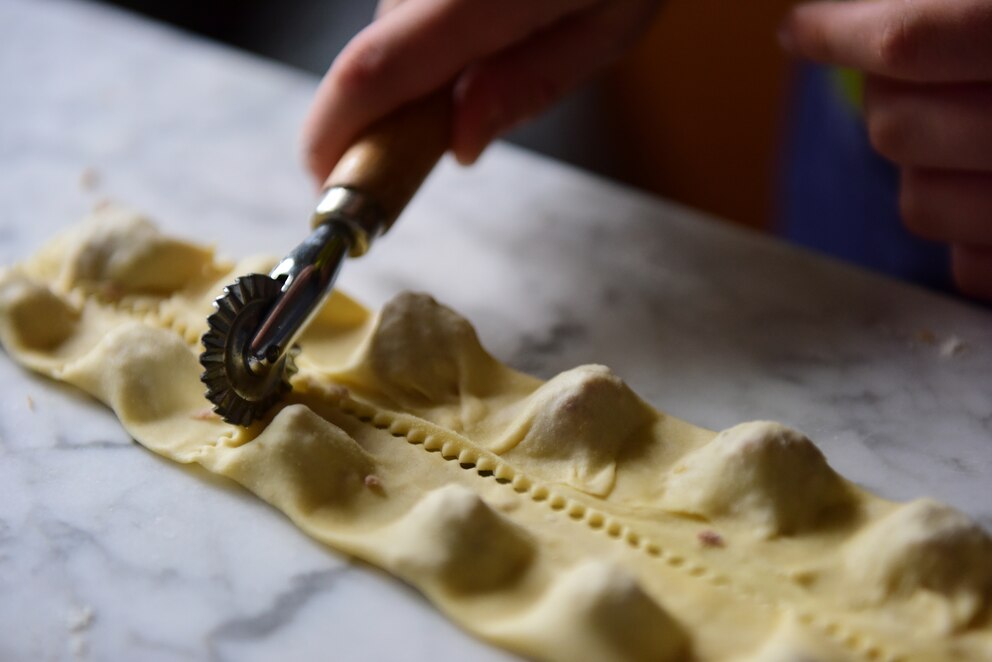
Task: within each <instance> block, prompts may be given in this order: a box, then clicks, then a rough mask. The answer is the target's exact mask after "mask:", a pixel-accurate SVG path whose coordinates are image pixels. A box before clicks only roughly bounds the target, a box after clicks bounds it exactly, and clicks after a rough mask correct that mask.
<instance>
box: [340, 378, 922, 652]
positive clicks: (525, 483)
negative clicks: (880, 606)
mask: <svg viewBox="0 0 992 662" xmlns="http://www.w3.org/2000/svg"><path fill="white" fill-rule="evenodd" d="M337 404H338V406H339V407H340V409H341V411H343V412H344V413H345V414H348V415H349V416H352V417H353V418H355V419H357V420H358V421H360V422H362V423H365V424H368V425H371V426H372V427H374V428H376V429H378V430H384V431H387V432H389V433H390V434H391V435H392V436H394V437H397V438H401V439H404V440H405V441H406V442H407V443H409V444H411V445H414V446H420V447H421V448H423V449H424V450H425V451H427V452H429V453H437V454H438V455H440V456H441V458H442V459H444V460H446V461H448V462H457V463H458V464H459V465H460V466H461V468H462V469H464V470H466V471H473V470H474V471H475V473H477V474H478V475H479V476H480V477H482V478H491V479H493V480H495V481H496V482H497V483H499V484H501V485H505V486H507V487H508V488H511V489H513V491H514V492H516V493H518V494H522V495H526V496H527V497H528V498H530V499H531V500H532V501H534V502H536V503H543V504H546V505H547V507H548V508H550V509H551V510H552V511H555V512H562V513H565V514H566V515H568V517H569V518H570V519H572V520H574V521H575V522H581V523H583V524H585V525H586V526H587V527H588V528H590V529H592V530H593V531H599V532H603V533H605V534H606V535H607V536H609V537H610V538H613V539H615V540H617V541H618V542H621V541H622V542H624V543H626V544H627V545H628V546H629V547H631V548H632V549H637V550H640V551H642V552H643V553H644V554H646V555H647V556H649V557H652V558H654V559H657V560H659V561H661V562H663V563H665V564H667V565H668V566H669V567H672V568H679V569H681V570H683V571H684V572H685V573H686V574H687V575H688V576H690V577H694V578H697V579H699V580H700V581H706V582H708V583H709V584H712V585H713V586H718V587H722V588H725V589H727V590H730V591H731V592H733V593H734V594H735V595H737V596H738V597H740V598H744V599H746V600H750V601H753V602H755V603H758V604H762V605H763V606H770V607H774V608H776V609H779V610H784V609H789V607H787V606H784V605H782V604H779V603H775V602H770V601H769V600H768V599H767V598H765V597H764V596H762V595H761V594H760V593H758V592H756V591H754V590H747V589H744V588H743V587H741V586H738V585H736V584H735V583H734V582H733V581H732V580H730V579H729V578H728V577H726V576H724V575H722V574H719V573H713V572H712V571H710V570H709V569H708V568H707V567H706V566H705V565H704V564H702V563H700V562H698V561H695V560H690V559H688V558H687V557H688V556H690V555H688V554H685V553H680V552H675V551H672V550H670V549H667V548H663V547H662V546H661V545H659V544H658V543H656V542H653V541H651V540H649V539H648V538H646V537H644V536H642V535H640V534H639V533H637V531H635V530H634V529H633V528H632V527H630V526H629V525H627V524H624V523H623V522H621V521H620V520H618V519H616V518H615V517H612V516H610V515H609V514H606V513H603V512H602V511H600V510H597V509H596V508H593V507H590V506H588V505H586V504H583V503H579V502H578V501H576V500H574V499H570V498H569V497H566V496H564V495H562V494H559V493H557V492H556V491H555V490H554V488H552V487H549V486H547V485H543V484H541V483H539V482H537V481H535V480H533V479H531V478H529V477H527V476H525V475H524V474H523V473H520V472H519V471H518V470H517V469H514V468H513V467H511V466H510V465H509V464H507V463H506V462H505V461H503V460H501V459H500V458H498V457H497V456H494V455H491V454H489V453H485V452H482V451H480V450H479V449H477V448H471V447H469V445H468V444H467V443H466V442H465V440H464V439H462V438H460V437H459V436H457V435H454V434H452V433H451V432H450V431H448V430H444V429H442V428H436V427H435V426H432V425H431V424H429V423H426V422H425V421H422V420H420V419H412V418H409V417H406V416H403V415H397V414H394V413H387V412H384V411H380V410H377V409H376V408H375V407H373V406H371V405H368V404H365V403H362V402H358V401H357V400H354V399H352V398H349V397H342V398H340V399H339V400H338V402H337ZM796 617H797V620H798V622H799V623H801V624H802V625H804V626H807V627H811V628H815V629H817V630H819V631H820V632H821V633H822V634H823V635H825V636H827V637H829V638H830V639H832V640H834V641H835V642H836V643H837V644H839V645H841V646H843V647H844V648H845V649H847V650H848V651H849V652H851V653H852V654H855V655H857V656H858V657H860V658H862V659H864V660H867V661H869V662H902V661H903V660H904V659H905V658H904V656H903V655H902V654H900V653H898V652H896V651H895V650H893V649H892V648H891V647H883V646H882V645H881V644H878V643H875V642H874V641H873V640H872V639H871V638H870V637H868V636H867V635H865V634H864V633H862V632H859V631H857V630H855V629H854V628H851V627H845V626H844V625H843V624H842V623H841V622H840V621H838V620H836V619H832V618H825V617H823V616H817V615H816V614H814V613H812V612H810V611H806V610H800V611H797V612H796Z"/></svg>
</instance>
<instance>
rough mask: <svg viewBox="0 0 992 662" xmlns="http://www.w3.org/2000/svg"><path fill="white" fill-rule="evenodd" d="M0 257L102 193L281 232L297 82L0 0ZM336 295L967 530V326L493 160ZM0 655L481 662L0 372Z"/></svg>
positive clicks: (100, 18)
mask: <svg viewBox="0 0 992 662" xmlns="http://www.w3.org/2000/svg"><path fill="white" fill-rule="evenodd" d="M0 80H3V81H4V89H3V92H2V103H3V107H4V121H3V122H2V123H0V155H2V159H0V200H3V204H4V215H3V216H2V217H0V264H8V263H11V262H14V261H16V260H18V259H20V258H22V257H24V256H26V255H28V254H29V253H30V252H32V251H33V250H34V249H35V248H37V247H38V246H39V245H40V244H41V243H42V242H43V241H44V240H45V239H47V238H48V237H50V236H51V235H52V234H53V233H55V232H57V231H58V230H59V229H60V228H62V227H64V226H65V225H67V224H69V223H71V222H74V221H75V220H76V219H78V218H79V217H81V216H82V215H83V214H84V213H85V212H86V211H87V210H88V209H90V208H91V207H92V206H93V205H94V204H96V203H98V202H99V201H100V200H101V199H104V198H108V197H111V198H114V199H116V200H121V201H123V202H125V203H128V204H130V205H132V206H133V207H135V208H137V209H140V210H148V211H151V212H152V213H153V214H154V216H155V218H156V220H158V222H159V223H160V224H161V225H162V226H163V228H165V229H166V230H167V231H168V232H170V233H175V234H182V235H188V236H199V237H201V238H204V239H206V240H207V241H211V242H214V243H215V244H217V245H218V246H221V247H222V249H223V251H224V252H226V253H228V254H230V255H232V256H243V255H247V254H251V253H267V254H274V253H275V254H281V253H283V252H285V251H286V250H287V249H289V248H290V247H291V246H293V245H294V244H295V243H296V242H297V241H299V239H300V238H302V236H303V234H304V232H305V227H306V218H307V216H308V212H309V207H310V205H312V202H313V189H312V188H311V185H310V183H309V182H308V181H307V180H306V178H305V176H304V174H303V171H302V168H301V167H300V165H299V162H298V158H297V148H296V135H297V131H298V126H299V123H300V121H301V119H302V117H303V114H304V112H305V109H306V105H307V102H308V100H309V97H310V95H311V94H312V91H313V89H314V86H315V84H316V81H315V80H314V79H312V78H311V77H309V76H305V75H302V74H300V73H298V72H295V71H292V70H289V69H285V68H282V67H280V66H277V65H274V64H272V63H269V62H265V61H261V60H258V59H255V58H252V57H250V56H247V55H244V54H241V53H237V52H234V51H231V50H228V49H225V48H222V47H219V46H216V45H212V44H209V43H205V42H203V41H200V40H197V39H195V38H192V37H190V36H189V35H185V34H182V33H179V32H175V31H172V30H169V29H166V28H163V27H161V26H157V25H154V24H151V23H148V22H145V21H142V20H138V19H136V18H134V17H131V16H129V15H127V14H123V13H120V12H116V11H113V10H109V9H107V8H106V7H104V6H100V5H92V4H88V3H85V2H78V1H69V0H48V1H46V2H37V1H35V0H0ZM342 286H343V287H345V288H346V289H347V290H348V291H349V292H351V293H352V294H354V295H356V296H357V297H358V298H359V299H361V300H363V301H365V302H366V303H367V304H369V305H370V306H372V307H377V306H379V305H381V304H382V303H383V302H384V301H385V300H386V299H388V298H389V297H390V296H392V295H393V294H395V293H397V292H398V291H400V290H404V289H416V290H424V291H427V292H430V293H432V294H433V295H435V296H436V297H437V298H438V299H439V300H441V301H443V302H445V303H447V304H449V305H451V306H453V307H454V308H456V309H457V310H459V311H461V312H462V313H464V314H465V315H466V316H467V317H469V319H471V320H472V322H473V323H474V324H475V325H476V326H477V327H478V328H479V330H480V334H481V336H482V339H483V342H484V343H485V344H486V346H487V347H488V348H489V349H490V350H491V351H492V352H493V353H494V354H495V355H496V356H498V357H499V358H500V359H501V360H503V361H506V362H508V363H510V364H511V365H513V366H515V367H517V368H521V369H525V370H528V371H530V372H533V373H535V374H538V375H540V376H543V377H548V376H551V375H553V374H555V373H557V372H559V371H561V370H565V369H568V368H571V367H573V366H575V365H578V364H581V363H604V364H607V365H609V366H611V367H612V368H613V369H614V370H615V371H616V372H617V373H618V374H620V375H621V376H622V377H623V378H624V379H625V380H627V382H628V383H629V384H630V385H631V386H632V387H633V388H634V389H635V390H636V391H637V392H638V393H639V394H640V395H641V396H642V397H644V398H645V399H646V400H647V401H648V402H650V403H652V404H653V405H655V406H657V407H659V408H662V409H664V410H666V411H669V412H671V413H672V414H674V415H677V416H680V417H682V418H685V419H688V420H690V421H692V422H694V423H698V424H701V425H705V426H707V427H710V428H714V429H719V428H723V427H727V426H729V425H732V424H734V423H737V422H740V421H743V420H748V419H758V418H771V419H778V420H782V421H784V422H786V423H788V424H790V425H792V426H794V427H797V428H799V429H801V430H803V431H804V432H806V433H807V434H808V435H809V436H810V437H811V438H813V439H814V440H815V441H816V442H817V443H818V444H819V445H820V446H821V447H822V448H823V450H824V452H825V453H826V455H827V457H828V459H829V460H830V462H831V464H833V466H835V467H836V468H837V469H838V470H839V471H841V472H842V473H843V474H844V475H845V476H847V477H849V478H850V479H852V480H854V481H856V482H858V483H860V484H862V485H864V486H866V487H867V488H869V489H871V490H873V491H875V492H877V493H879V494H881V495H883V496H885V497H889V498H893V499H910V498H914V497H917V496H922V495H929V496H933V497H935V498H937V499H940V500H943V501H946V502H948V503H951V504H952V505H954V506H956V507H958V508H960V509H961V510H963V511H965V512H967V513H969V514H970V515H972V516H973V517H975V518H977V519H978V520H979V521H981V522H983V523H984V524H985V526H986V527H990V528H992V498H990V497H992V488H990V487H989V485H990V484H992V439H990V437H992V392H990V389H989V387H988V384H989V379H988V376H989V375H990V374H992V353H990V347H992V315H990V314H989V312H988V311H987V310H986V309H983V308H980V307H976V306H973V305H969V304H966V303H962V302H960V301H955V300H952V299H950V298H947V297H943V296H938V295H935V294H931V293H928V292H924V291H922V290H918V289H915V288H912V287H908V286H905V285H902V284H899V283H895V282H892V281H888V280H885V279H882V278H878V277H876V276H873V275H870V274H867V273H865V272H863V271H860V270H857V269H854V268H850V267H847V266H844V265H840V264H837V263H834V262H831V261H829V260H826V259H823V258H820V257H816V256H814V255H811V254H809V253H806V252H803V251H800V250H797V249H794V248H791V247H788V246H785V245H783V244H781V243H778V242H776V241H773V240H770V239H767V238H764V237H761V236H758V235H755V234H753V233H751V232H747V231H743V230H739V229H735V228H731V227H728V226H726V225H724V224H721V223H719V222H718V221H715V220H713V219H709V218H706V217H704V216H702V215H700V214H698V213H696V212H693V211H691V210H687V209H684V208H681V207H679V206H677V205H673V204H670V203H667V202H664V201H660V200H658V199H655V198H651V197H648V196H645V195H642V194H639V193H637V192H634V191H631V190H629V189H625V188H623V187H620V186H617V185H615V184H611V183H608V182H604V181H602V180H599V179H596V178H593V177H590V176H588V175H586V174H583V173H581V172H578V171H575V170H573V169H570V168H567V167H564V166H561V165H559V164H556V163H553V162H549V161H547V160H545V159H542V158H540V157H537V156H534V155H531V154H529V153H526V152H522V151H520V150H517V149H513V148H510V147H507V146H504V145H496V146H495V147H493V148H491V149H490V151H489V152H488V153H487V154H486V155H485V156H484V158H483V159H482V161H481V162H480V164H479V165H478V166H477V167H475V168H472V169H469V170H463V169H460V168H457V167H456V166H454V165H453V164H452V163H450V162H445V163H442V165H441V167H440V168H439V170H438V172H437V173H435V174H434V175H433V176H432V177H431V179H430V180H429V181H428V183H427V186H426V188H425V190H424V191H423V192H422V193H421V194H420V195H419V196H418V198H417V199H416V200H415V201H414V204H413V205H412V206H411V208H410V209H409V210H408V212H407V213H406V214H405V216H404V218H403V219H402V220H401V222H400V223H399V224H398V225H397V226H396V228H394V230H393V231H392V232H391V234H390V235H389V236H387V237H386V238H384V239H383V240H382V241H381V242H380V243H379V244H378V245H377V246H376V247H375V250H374V251H373V252H372V253H371V254H370V255H369V256H367V257H366V258H363V259H362V260H359V261H356V262H355V263H353V264H349V265H347V267H346V269H345V272H344V274H343V276H342ZM0 390H2V396H3V397H2V398H0V623H2V624H3V625H2V627H0V659H2V660H42V659H44V660H50V659H70V660H88V659H93V660H97V659H101V660H102V659H137V660H239V661H240V660H271V659H296V660H305V659H327V658H328V656H329V651H333V658H334V659H335V660H344V661H349V660H367V659H404V660H425V661H426V660H433V659H437V658H438V657H441V658H443V659H473V660H501V659H509V658H510V656H508V655H507V654H505V653H503V652H501V651H498V650H495V649H492V648H490V647H488V646H486V645H484V644H481V643H479V642H476V641H475V640H473V639H471V638H469V637H468V636H466V635H464V634H463V633H461V632H460V631H459V630H457V629H456V628H455V627H454V626H452V625H451V624H449V623H448V622H447V621H446V620H445V619H444V617H443V616H441V615H440V614H439V613H438V612H437V611H435V610H434V609H433V608H432V607H431V606H430V605H428V604H427V603H426V602H425V601H424V600H423V599H422V598H421V597H419V596H418V595H417V594H416V593H415V592H413V591H412V590H411V589H409V588H407V587H405V586H404V585H402V584H400V583H398V582H396V581H394V580H392V579H391V578H389V577H386V576H384V575H382V574H381V573H379V572H377V571H375V570H372V569H369V568H368V567H365V566H362V565H354V564H352V563H350V562H349V561H348V560H347V559H346V558H344V557H342V556H341V555H339V554H336V553H335V552H333V551H330V550H328V549H326V548H324V547H322V546H320V545H318V544H317V543H314V542H313V541H311V540H309V539H308V538H306V537H305V536H303V535H302V534H301V533H299V532H298V531H297V530H296V529H295V528H294V527H293V526H292V525H291V524H290V523H289V522H288V521H286V520H285V519H284V518H283V517H282V516H281V515H280V514H279V513H277V512H276V511H275V510H273V509H271V508H269V507H267V506H265V505H264V504H262V503H261V502H259V501H258V500H257V499H255V498H254V497H252V496H251V495H249V494H246V493H245V492H244V491H243V490H241V489H240V488H237V487H236V486H234V485H232V484H230V483H229V482H228V481H226V480H223V479H220V478H217V477H214V476H210V475H208V474H206V473H205V472H203V471H198V470H195V469H190V468H184V467H180V466H177V465H174V464H171V463H169V462H167V461H164V460H161V459H159V458H157V457H155V456H153V455H151V454H150V453H148V452H145V451H143V450H142V449H141V448H140V447H139V446H137V445H135V444H134V443H133V442H132V441H131V440H130V439H129V438H128V437H127V435H126V434H124V433H123V432H122V431H121V430H120V428H119V427H118V425H117V423H116V421H115V420H114V418H113V416H112V415H111V414H110V413H109V412H107V411H106V410H104V409H103V408H102V407H100V406H98V405H96V404H95V403H94V402H92V401H91V400H89V399H87V398H84V397H81V396H79V395H78V394H76V393H75V392H73V391H72V390H71V389H66V388H63V387H61V386H58V385H56V384H53V383H50V382H48V381H45V380H42V379H39V378H37V377H35V376H32V375H29V374H27V373H25V372H24V371H22V370H20V369H18V368H17V367H16V366H14V365H13V364H12V363H11V362H10V361H9V360H7V359H6V358H0Z"/></svg>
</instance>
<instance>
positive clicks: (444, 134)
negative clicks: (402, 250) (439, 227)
mask: <svg viewBox="0 0 992 662" xmlns="http://www.w3.org/2000/svg"><path fill="white" fill-rule="evenodd" d="M450 142H451V90H450V89H448V88H445V89H444V90H443V91H442V92H438V93H435V94H433V95H431V96H429V97H427V98H426V99H422V100H420V101H415V102H413V103H411V104H408V105H406V106H404V107H402V108H400V109H399V110H398V111H396V112H395V113H393V114H392V115H389V116H387V117H385V118H384V119H382V120H380V121H379V122H377V123H375V124H373V125H372V127H371V128H370V129H369V130H368V131H366V132H365V133H364V134H362V136H361V137H360V138H359V139H358V140H357V141H356V142H355V143H354V144H353V145H352V146H351V147H349V148H348V151H346V152H345V153H344V156H342V157H341V160H340V161H338V164H337V165H336V166H335V167H334V170H333V171H331V174H330V175H328V177H327V180H326V181H325V182H324V188H325V189H326V188H329V187H332V186H348V187H351V188H354V189H356V190H358V191H361V192H362V193H364V194H366V195H368V196H370V197H371V198H373V199H374V200H375V201H376V202H377V203H378V204H379V205H380V206H381V208H382V211H383V212H384V213H385V219H384V224H385V225H384V227H383V231H385V230H388V229H389V227H390V226H392V224H393V222H394V221H396V217H397V216H399V215H400V213H401V212H402V211H403V209H404V208H405V207H406V205H407V203H408V202H410V199H411V198H412V197H413V195H414V194H415V193H416V192H417V189H419V188H420V185H421V184H422V183H423V181H424V180H425V179H427V175H429V174H430V172H431V170H432V169H433V168H434V164H436V163H437V162H438V160H439V159H440V158H441V156H442V155H443V154H444V152H445V151H446V150H447V149H448V145H449V144H450Z"/></svg>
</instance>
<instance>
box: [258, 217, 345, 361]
mask: <svg viewBox="0 0 992 662" xmlns="http://www.w3.org/2000/svg"><path fill="white" fill-rule="evenodd" d="M352 241H353V234H352V232H351V231H350V229H349V228H348V226H347V225H346V224H344V223H341V222H333V221H332V222H329V223H325V224H323V225H320V226H318V227H317V228H316V229H315V230H314V231H313V232H312V233H311V234H310V236H309V237H307V238H306V239H305V240H304V241H303V243H301V244H300V245H299V246H297V247H296V249H295V250H294V251H293V252H292V253H290V254H289V255H287V256H286V257H285V258H283V260H282V262H280V263H279V264H278V265H277V266H276V268H275V269H273V270H272V272H271V273H270V274H269V276H270V277H272V278H275V279H277V280H282V281H283V286H282V293H281V294H280V295H279V298H278V299H277V300H276V302H275V304H274V305H273V306H272V310H271V311H269V313H268V314H267V315H266V316H265V320H264V321H263V322H262V324H261V325H260V326H259V328H258V331H257V332H256V333H255V336H254V338H252V340H251V343H250V344H249V346H248V348H247V350H248V351H247V352H246V360H247V363H248V368H249V369H250V370H252V372H255V373H256V374H257V373H260V372H263V371H265V370H267V369H269V368H270V367H271V366H273V365H275V364H276V363H278V362H279V359H281V358H282V356H283V354H285V353H286V352H287V351H288V350H289V348H290V347H292V346H293V342H294V341H295V340H296V338H297V337H298V336H299V334H300V333H301V332H302V331H303V329H305V328H306V326H307V324H308V323H309V321H310V319H311V318H312V317H313V315H314V314H315V313H316V312H317V310H318V309H319V308H320V304H321V303H322V302H323V301H324V299H325V298H327V295H329V294H330V292H331V290H332V289H333V287H334V281H335V280H336V279H337V276H338V272H339V271H340V270H341V263H342V262H344V259H345V257H346V256H347V255H348V254H349V252H350V250H351V244H352Z"/></svg>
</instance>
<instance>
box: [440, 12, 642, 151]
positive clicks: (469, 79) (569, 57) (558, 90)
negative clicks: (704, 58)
mask: <svg viewBox="0 0 992 662" xmlns="http://www.w3.org/2000/svg"><path fill="white" fill-rule="evenodd" d="M656 8H657V3H656V2H654V1H653V0H647V1H645V0H625V1H622V2H621V1H617V0H614V1H613V2H610V3H608V4H606V5H601V6H597V7H595V8H593V9H590V10H588V11H586V12H583V13H581V14H578V15H572V16H570V17H569V18H567V19H566V20H564V21H562V22H560V23H558V24H556V25H554V26H553V27H551V28H549V29H547V30H545V31H543V32H541V33H539V34H537V35H534V36H533V37H532V38H530V39H529V40H527V41H525V42H523V43H521V44H519V45H516V46H514V47H512V48H510V49H509V50H507V51H505V52H502V53H499V54H497V55H496V56H494V57H491V58H489V59H487V60H484V61H483V62H480V63H478V64H476V65H474V66H473V67H471V68H470V69H469V70H468V71H467V72H466V73H465V74H464V75H463V76H462V78H461V79H460V80H459V82H458V85H457V86H456V94H455V97H456V101H455V103H456V106H455V127H454V133H453V138H452V150H453V151H454V153H455V156H456V158H458V160H459V161H460V162H461V163H463V164H469V163H473V162H474V161H475V160H476V159H477V158H478V157H479V154H481V152H482V151H483V150H484V149H485V147H486V146H487V145H488V144H489V143H490V142H491V141H492V140H493V139H494V138H496V137H497V136H498V135H499V134H501V133H503V132H505V131H507V130H509V129H510V128H512V127H514V126H516V125H518V124H519V123H521V122H523V121H524V120H527V119H530V118H532V117H534V116H535V115H538V114H539V113H541V112H542V111H544V110H546V109H547V108H548V107H549V106H551V105H552V104H553V103H554V102H556V101H557V100H558V99H560V98H561V97H563V96H564V95H565V94H567V93H568V92H569V91H571V90H572V89H573V88H575V87H576V86H578V85H579V84H580V83H582V82H583V81H585V80H587V79H588V78H589V77H591V76H592V75H593V74H594V73H595V72H596V71H597V70H599V69H600V68H602V67H603V66H605V65H606V64H607V63H609V62H610V61H612V60H613V59H615V58H616V57H617V56H618V55H619V54H620V53H621V52H623V50H624V49H625V47H626V46H627V45H628V44H629V43H630V41H631V40H632V39H633V38H634V37H635V36H636V35H637V34H639V33H640V32H642V31H643V30H644V29H646V27H647V26H648V24H649V19H650V17H651V16H652V14H653V13H654V11H655V10H656Z"/></svg>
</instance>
